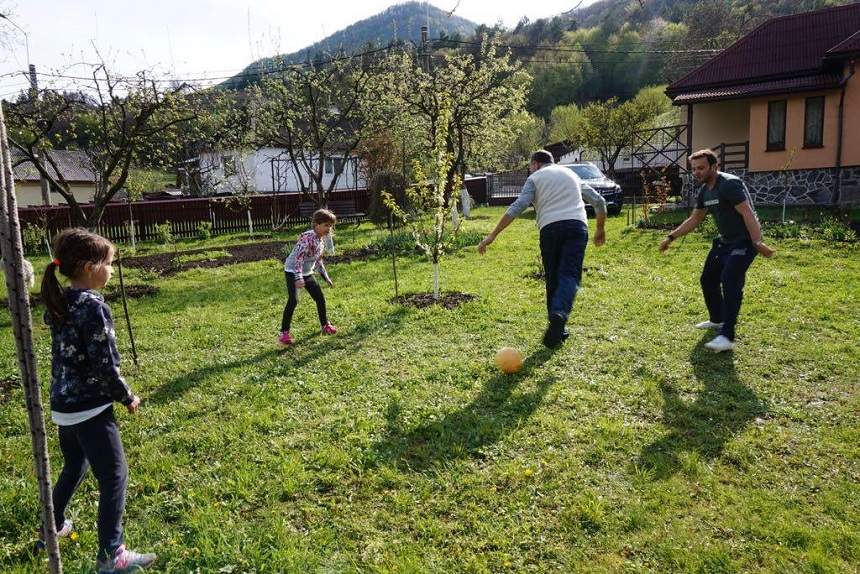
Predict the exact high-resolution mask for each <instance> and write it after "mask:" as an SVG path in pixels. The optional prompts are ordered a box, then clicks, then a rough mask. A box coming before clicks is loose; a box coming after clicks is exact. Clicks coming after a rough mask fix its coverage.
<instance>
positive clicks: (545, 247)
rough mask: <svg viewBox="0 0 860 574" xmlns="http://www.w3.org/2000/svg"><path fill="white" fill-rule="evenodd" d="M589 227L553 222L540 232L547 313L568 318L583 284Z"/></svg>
mask: <svg viewBox="0 0 860 574" xmlns="http://www.w3.org/2000/svg"><path fill="white" fill-rule="evenodd" d="M586 245H588V225H587V224H586V223H585V222H584V221H579V220H577V219H566V220H563V221H556V222H553V223H550V224H549V225H546V226H544V227H543V229H541V230H540V254H541V259H542V260H543V269H544V272H545V273H546V308H547V314H548V315H551V314H553V313H560V314H561V315H563V316H564V317H565V320H566V319H567V317H568V315H570V310H571V308H572V307H573V300H574V299H575V298H576V292H577V291H578V290H579V284H580V283H581V282H582V261H583V259H585V247H586Z"/></svg>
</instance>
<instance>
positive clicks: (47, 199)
mask: <svg viewBox="0 0 860 574" xmlns="http://www.w3.org/2000/svg"><path fill="white" fill-rule="evenodd" d="M0 19H3V20H6V21H7V22H9V23H10V24H11V25H12V26H14V27H15V28H17V29H18V30H19V31H20V32H21V33H22V34H23V35H24V47H25V48H26V50H27V68H28V72H29V74H30V102H31V103H33V104H35V103H36V100H38V99H39V83H38V82H37V80H36V66H34V65H33V64H31V63H30V36H29V35H28V34H27V31H26V30H24V29H23V28H22V27H21V26H19V25H18V24H16V23H15V22H13V21H12V20H10V19H9V17H8V16H7V15H6V14H0ZM39 185H41V187H42V203H43V204H45V205H51V194H50V191H49V188H48V182H47V181H46V180H45V178H44V177H42V176H41V174H40V175H39Z"/></svg>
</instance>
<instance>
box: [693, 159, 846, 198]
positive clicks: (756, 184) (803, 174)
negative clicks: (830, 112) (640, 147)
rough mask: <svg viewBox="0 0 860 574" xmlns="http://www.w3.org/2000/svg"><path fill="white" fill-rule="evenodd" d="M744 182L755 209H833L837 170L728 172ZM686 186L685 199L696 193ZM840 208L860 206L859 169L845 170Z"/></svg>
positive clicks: (694, 187)
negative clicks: (691, 193) (784, 207)
mask: <svg viewBox="0 0 860 574" xmlns="http://www.w3.org/2000/svg"><path fill="white" fill-rule="evenodd" d="M729 173H733V174H734V175H736V176H738V177H740V178H742V179H743V180H744V182H745V183H746V185H747V189H748V190H749V192H750V195H751V196H752V199H753V203H754V204H755V205H782V204H783V202H785V203H786V204H787V205H832V204H833V192H834V188H835V186H836V169H799V170H791V171H784V172H783V171H755V172H750V171H748V170H745V169H733V170H729ZM697 187H698V186H697V185H694V186H693V187H692V188H690V187H688V186H686V185H685V189H684V196H685V197H687V196H688V194H689V193H690V192H691V191H692V190H694V189H696V188H697ZM839 204H840V205H852V204H853V205H856V204H860V166H852V167H843V168H842V179H841V184H840V193H839Z"/></svg>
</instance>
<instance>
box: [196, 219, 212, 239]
mask: <svg viewBox="0 0 860 574" xmlns="http://www.w3.org/2000/svg"><path fill="white" fill-rule="evenodd" d="M210 237H212V223H211V222H210V221H201V222H200V223H198V224H197V239H201V240H204V241H205V240H207V239H209V238H210Z"/></svg>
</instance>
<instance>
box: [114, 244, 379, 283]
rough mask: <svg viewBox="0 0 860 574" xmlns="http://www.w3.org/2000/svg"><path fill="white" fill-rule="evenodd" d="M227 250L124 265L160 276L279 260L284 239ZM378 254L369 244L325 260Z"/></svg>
mask: <svg viewBox="0 0 860 574" xmlns="http://www.w3.org/2000/svg"><path fill="white" fill-rule="evenodd" d="M212 249H214V248H209V249H192V250H189V251H180V252H178V255H179V256H182V255H193V254H195V253H205V252H206V251H212ZM217 249H219V250H223V251H226V252H227V253H229V254H230V257H221V258H218V259H213V260H202V261H190V262H188V263H183V264H182V265H175V264H174V262H173V260H174V258H175V257H176V255H177V254H174V253H156V254H153V255H142V256H140V257H129V258H128V259H125V260H123V263H124V264H125V266H126V267H135V268H138V269H149V270H152V271H154V272H156V273H158V274H159V275H162V276H165V277H167V276H170V275H175V274H177V273H180V272H182V271H187V270H188V269H194V268H195V267H202V268H213V267H221V266H224V265H233V264H235V263H250V262H253V261H264V260H266V259H277V260H281V259H283V258H284V251H283V249H284V242H283V241H270V242H267V243H250V244H248V245H233V246H228V247H223V248H217ZM376 255H379V253H378V250H377V249H374V248H372V247H362V248H361V249H354V250H352V251H346V252H344V253H342V254H338V255H327V256H326V257H325V261H326V263H349V262H350V261H362V260H365V259H369V258H371V257H374V256H376Z"/></svg>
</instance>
